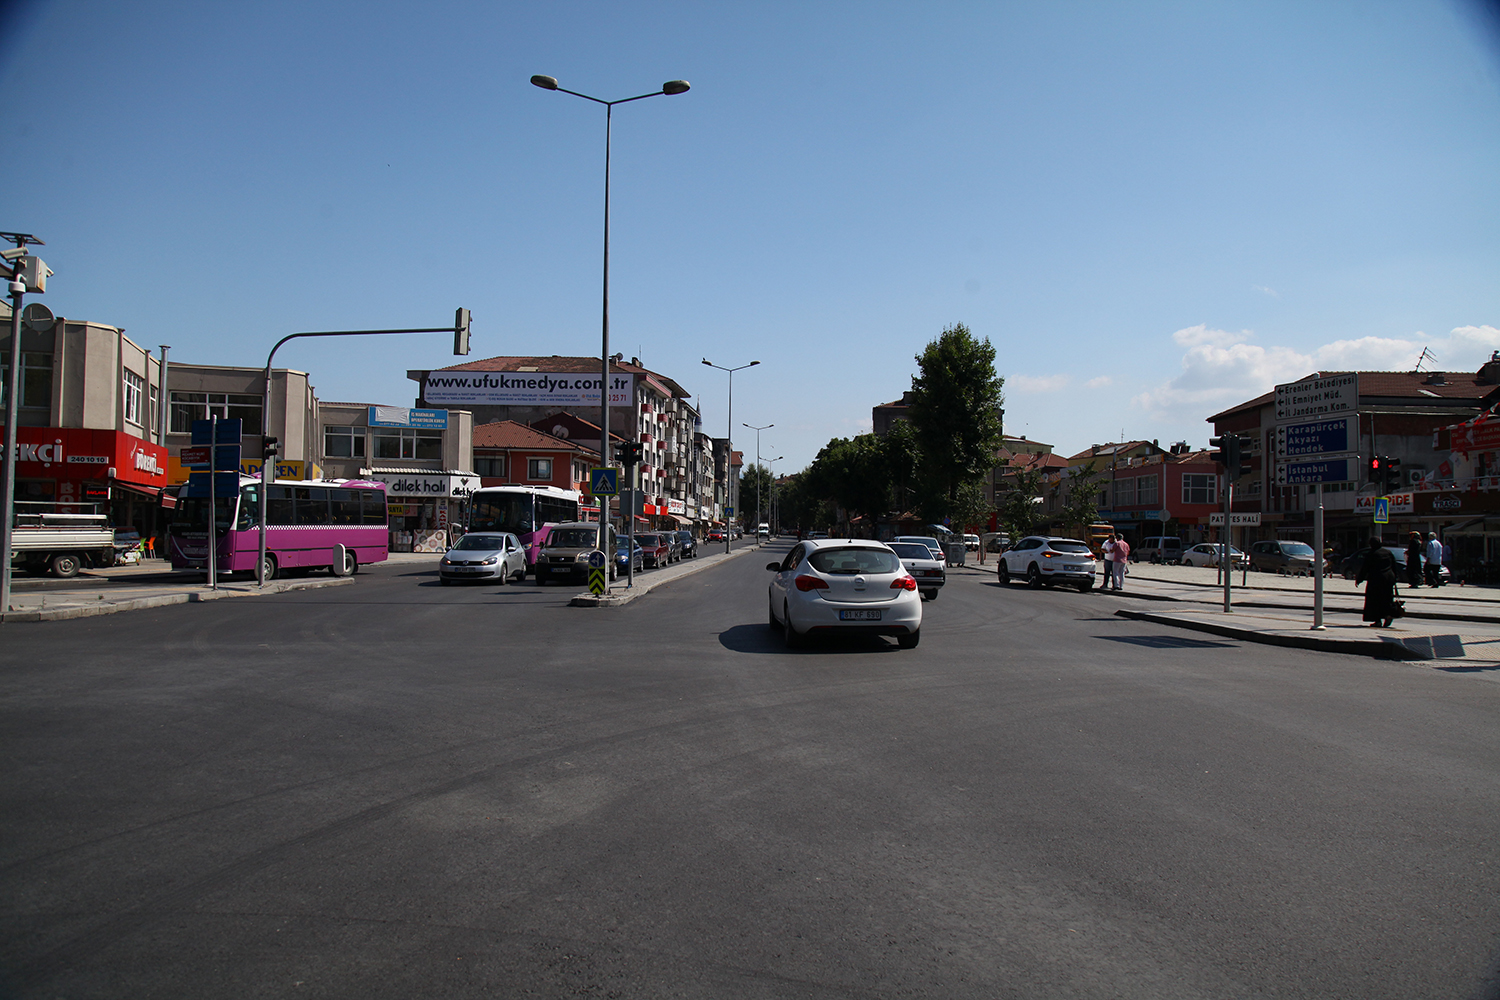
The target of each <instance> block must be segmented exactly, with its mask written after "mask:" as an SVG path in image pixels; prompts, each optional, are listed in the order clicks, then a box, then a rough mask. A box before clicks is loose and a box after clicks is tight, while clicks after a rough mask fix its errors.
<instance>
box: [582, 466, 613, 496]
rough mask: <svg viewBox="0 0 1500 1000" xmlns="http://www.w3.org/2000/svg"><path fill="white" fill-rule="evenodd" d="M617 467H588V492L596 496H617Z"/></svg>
mask: <svg viewBox="0 0 1500 1000" xmlns="http://www.w3.org/2000/svg"><path fill="white" fill-rule="evenodd" d="M619 472H620V470H619V469H590V470H589V492H591V493H593V494H594V496H596V497H612V496H617V495H618V494H619V492H620V476H619Z"/></svg>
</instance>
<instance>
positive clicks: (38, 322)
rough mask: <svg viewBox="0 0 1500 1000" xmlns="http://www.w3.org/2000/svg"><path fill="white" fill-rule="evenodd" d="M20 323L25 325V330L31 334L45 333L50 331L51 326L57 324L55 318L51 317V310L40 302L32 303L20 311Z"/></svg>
mask: <svg viewBox="0 0 1500 1000" xmlns="http://www.w3.org/2000/svg"><path fill="white" fill-rule="evenodd" d="M21 322H22V323H25V324H26V329H28V330H30V331H31V332H32V333H46V332H47V331H49V330H51V329H52V324H53V323H56V322H57V317H56V316H54V315H52V310H51V309H48V308H47V307H46V306H44V305H42V304H41V303H40V302H33V303H31V304H30V305H28V306H27V307H26V308H25V309H22V310H21Z"/></svg>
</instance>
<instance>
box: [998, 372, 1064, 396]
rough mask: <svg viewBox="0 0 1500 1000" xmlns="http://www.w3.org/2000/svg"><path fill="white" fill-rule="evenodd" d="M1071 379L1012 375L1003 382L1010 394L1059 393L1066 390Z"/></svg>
mask: <svg viewBox="0 0 1500 1000" xmlns="http://www.w3.org/2000/svg"><path fill="white" fill-rule="evenodd" d="M1070 381H1071V378H1070V377H1069V376H1068V375H1066V374H1063V375H1012V376H1010V377H1009V378H1007V379H1006V380H1005V388H1006V389H1009V390H1011V391H1012V392H1059V391H1061V390H1062V389H1065V388H1067V386H1068V383H1069V382H1070Z"/></svg>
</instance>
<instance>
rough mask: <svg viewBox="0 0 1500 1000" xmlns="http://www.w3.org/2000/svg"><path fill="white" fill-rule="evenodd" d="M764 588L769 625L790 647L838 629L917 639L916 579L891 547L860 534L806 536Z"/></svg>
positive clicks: (906, 644)
mask: <svg viewBox="0 0 1500 1000" xmlns="http://www.w3.org/2000/svg"><path fill="white" fill-rule="evenodd" d="M766 569H768V570H770V571H771V572H772V573H774V574H776V575H775V576H773V577H772V578H771V585H770V588H769V591H768V599H769V604H770V619H769V624H770V626H771V628H772V629H774V630H776V631H778V632H780V633H781V635H782V637H783V639H784V640H785V641H786V644H787V647H788V648H795V647H797V646H800V645H801V644H802V642H803V640H804V638H805V637H807V636H808V635H815V634H825V635H830V634H837V633H840V632H851V633H866V634H869V633H874V634H877V635H889V636H894V637H895V639H896V642H897V644H899V645H900V646H901V648H902V649H912V648H914V647H915V646H916V645H917V642H918V641H919V640H920V639H921V630H922V598H921V596H920V595H919V594H918V593H917V581H916V579H915V578H914V577H912V575H911V574H910V573H908V572H907V571H906V567H904V566H902V565H901V560H900V559H899V558H898V557H897V555H896V553H895V552H893V551H891V549H890V547H889V546H886V545H883V544H881V543H880V542H872V541H864V540H861V539H847V538H828V539H821V540H814V539H808V540H807V541H803V542H798V543H797V544H796V545H794V546H792V551H790V552H788V553H787V556H786V558H785V559H783V560H781V562H773V563H769V564H768V565H767V566H766Z"/></svg>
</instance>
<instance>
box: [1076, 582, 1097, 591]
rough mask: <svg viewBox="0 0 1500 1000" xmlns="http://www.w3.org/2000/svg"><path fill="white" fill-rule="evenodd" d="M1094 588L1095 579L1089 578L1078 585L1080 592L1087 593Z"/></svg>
mask: <svg viewBox="0 0 1500 1000" xmlns="http://www.w3.org/2000/svg"><path fill="white" fill-rule="evenodd" d="M1093 589H1094V581H1093V580H1087V581H1085V582H1083V583H1080V584H1079V585H1078V592H1079V593H1080V594H1087V593H1088V592H1089V591H1091V590H1093Z"/></svg>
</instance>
